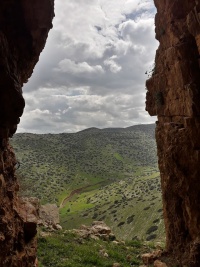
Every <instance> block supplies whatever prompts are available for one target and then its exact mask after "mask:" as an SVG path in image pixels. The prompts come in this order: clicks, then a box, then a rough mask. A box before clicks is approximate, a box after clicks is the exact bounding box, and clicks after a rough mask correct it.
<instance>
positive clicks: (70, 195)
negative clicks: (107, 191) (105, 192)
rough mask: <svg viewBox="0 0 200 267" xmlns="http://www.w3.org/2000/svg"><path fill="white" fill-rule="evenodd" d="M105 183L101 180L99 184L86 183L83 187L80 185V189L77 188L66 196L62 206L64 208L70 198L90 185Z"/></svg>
mask: <svg viewBox="0 0 200 267" xmlns="http://www.w3.org/2000/svg"><path fill="white" fill-rule="evenodd" d="M102 183H104V181H103V182H99V183H97V184H90V185H86V186H83V187H80V188H78V189H75V190H73V191H72V192H71V193H70V194H69V195H68V196H66V197H65V198H64V199H63V200H62V202H61V203H60V208H63V207H64V206H65V204H66V203H67V201H69V200H70V199H72V197H73V196H74V195H76V194H80V193H81V192H82V191H83V190H84V189H86V188H88V187H91V186H95V185H98V184H102Z"/></svg>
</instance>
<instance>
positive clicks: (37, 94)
mask: <svg viewBox="0 0 200 267" xmlns="http://www.w3.org/2000/svg"><path fill="white" fill-rule="evenodd" d="M55 8H56V10H55V11H56V17H55V19H54V28H53V30H52V31H51V32H50V35H49V39H48V41H47V45H46V47H45V49H44V52H43V53H42V54H41V57H40V61H39V63H38V65H37V67H36V68H35V70H34V74H33V77H31V79H30V81H29V83H28V84H27V85H26V86H25V87H24V96H25V100H26V108H25V113H24V116H23V118H22V119H21V124H20V125H19V128H18V129H19V131H31V132H62V131H65V132H71V131H77V130H81V129H83V128H87V127H91V126H96V127H119V126H124V127H126V126H130V125H133V124H136V123H147V122H152V118H150V117H149V116H148V114H147V113H146V112H145V107H144V103H145V89H144V88H145V79H146V78H147V77H146V76H145V72H146V70H148V69H149V66H151V65H152V63H153V61H154V55H155V50H156V48H157V42H156V41H155V38H154V18H153V17H154V13H155V8H154V6H153V1H152V0H109V1H106V0H76V1H73V0H56V1H55ZM153 120H154V118H153Z"/></svg>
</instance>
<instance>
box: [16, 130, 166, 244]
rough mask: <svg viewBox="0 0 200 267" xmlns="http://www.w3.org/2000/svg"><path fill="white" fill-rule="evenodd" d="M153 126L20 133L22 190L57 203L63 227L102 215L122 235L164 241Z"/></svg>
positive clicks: (18, 142) (99, 218)
mask: <svg viewBox="0 0 200 267" xmlns="http://www.w3.org/2000/svg"><path fill="white" fill-rule="evenodd" d="M154 129H155V126H154V125H138V126H132V127H128V128H124V129H123V128H117V129H115V128H113V129H112V128H110V129H102V130H100V129H97V128H90V129H86V130H84V131H81V132H78V133H70V134H67V133H62V134H55V135H54V134H45V135H36V134H28V133H24V134H17V135H15V137H14V138H13V139H12V145H13V147H14V149H15V151H16V156H17V159H18V161H19V166H20V167H19V169H18V170H17V175H18V177H19V179H20V183H21V194H23V196H36V197H38V198H39V199H40V200H41V203H42V204H45V203H56V204H57V205H58V206H59V207H60V218H61V225H62V227H63V228H64V229H72V228H78V227H79V226H80V225H81V224H90V223H91V222H92V221H94V220H103V221H105V222H106V224H107V225H109V226H110V227H111V228H112V230H113V232H114V233H115V235H116V236H117V238H120V239H122V240H132V239H142V240H147V241H152V240H163V236H164V228H163V218H162V204H161V192H160V177H159V171H158V167H157V157H156V144H155V138H154Z"/></svg>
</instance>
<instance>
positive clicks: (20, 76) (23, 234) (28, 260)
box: [0, 0, 54, 267]
mask: <svg viewBox="0 0 200 267" xmlns="http://www.w3.org/2000/svg"><path fill="white" fill-rule="evenodd" d="M0 7H1V8H0V266H3V267H7V266H8V267H21V266H23V267H29V266H30V267H32V266H33V265H34V262H35V258H36V239H35V234H36V217H34V216H33V214H36V213H37V210H35V208H34V205H31V206H30V205H29V204H28V203H27V202H26V201H25V202H24V200H20V199H19V198H18V196H17V191H18V190H19V186H18V183H17V179H16V176H15V166H16V163H17V162H16V159H15V155H14V153H13V151H12V149H11V148H10V146H9V143H8V138H9V137H11V136H12V135H13V134H14V133H15V131H16V128H17V124H18V123H19V118H20V116H21V115H22V113H23V109H24V99H23V97H22V86H23V83H25V82H27V80H28V78H29V77H30V76H31V74H32V71H33V68H34V66H35V64H36V63H37V61H38V59H39V55H40V52H41V51H42V49H43V48H44V45H45V42H46V38H47V35H48V31H49V29H50V28H51V27H52V19H53V16H54V11H53V9H54V4H53V0H43V1H40V0H29V1H26V0H18V1H16V0H10V1H7V0H2V1H1V3H0ZM30 207H31V209H32V211H31V213H27V210H26V208H27V209H28V210H29V208H30Z"/></svg>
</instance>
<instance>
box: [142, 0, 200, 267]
mask: <svg viewBox="0 0 200 267" xmlns="http://www.w3.org/2000/svg"><path fill="white" fill-rule="evenodd" d="M154 2H155V5H156V7H157V14H156V18H155V24H156V38H157V39H158V40H159V42H160V46H159V48H158V50H157V52H156V58H155V71H154V73H153V75H152V77H151V78H150V79H149V80H148V81H147V82H146V86H147V90H148V91H147V96H146V109H147V111H148V112H149V114H150V115H152V116H154V115H157V116H158V122H157V127H156V140H157V147H158V158H159V168H160V173H161V186H162V192H163V208H164V221H165V228H166V249H167V251H168V253H169V255H171V256H173V257H174V258H176V259H177V260H178V262H179V264H180V266H184V265H186V266H190V267H197V266H200V211H199V207H200V183H199V177H200V69H199V67H200V56H199V55H200V1H197V0H196V1H195V0H193V1H188V0H176V1H171V0H154Z"/></svg>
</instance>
